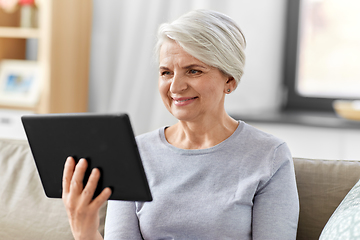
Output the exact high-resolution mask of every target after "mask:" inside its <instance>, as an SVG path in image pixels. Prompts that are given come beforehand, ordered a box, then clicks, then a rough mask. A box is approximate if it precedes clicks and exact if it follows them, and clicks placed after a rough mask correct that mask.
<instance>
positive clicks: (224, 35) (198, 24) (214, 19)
mask: <svg viewBox="0 0 360 240" xmlns="http://www.w3.org/2000/svg"><path fill="white" fill-rule="evenodd" d="M168 39H171V40H174V41H176V42H177V43H178V44H179V45H180V46H181V47H182V48H183V49H184V50H185V51H186V52H187V53H189V54H190V55H192V56H193V57H195V58H196V59H198V60H200V61H201V62H203V63H205V64H207V65H209V66H212V67H216V68H218V69H219V70H220V71H222V72H223V73H224V74H226V75H228V76H231V77H233V78H234V79H235V81H236V84H238V83H239V82H240V79H241V77H242V75H243V73H244V65H245V52H244V50H245V46H246V40H245V37H244V35H243V33H242V32H241V30H240V28H239V27H238V25H237V24H236V23H235V21H234V20H232V19H231V18H230V17H228V16H226V15H224V14H222V13H219V12H215V11H212V10H202V9H201V10H194V11H191V12H189V13H187V14H185V15H183V16H181V17H180V18H178V19H177V20H175V21H173V22H172V23H163V24H161V25H160V27H159V30H158V42H157V44H156V54H157V58H158V59H159V57H160V48H161V45H162V44H163V42H164V41H165V40H168Z"/></svg>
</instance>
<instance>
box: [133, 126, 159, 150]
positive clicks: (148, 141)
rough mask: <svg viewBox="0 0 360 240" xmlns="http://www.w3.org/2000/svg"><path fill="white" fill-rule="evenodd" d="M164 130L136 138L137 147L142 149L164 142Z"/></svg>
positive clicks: (156, 130)
mask: <svg viewBox="0 0 360 240" xmlns="http://www.w3.org/2000/svg"><path fill="white" fill-rule="evenodd" d="M164 128H165V127H162V128H158V129H155V130H152V131H150V132H147V133H143V134H140V135H138V136H136V137H135V139H136V143H137V145H138V146H139V147H140V148H141V147H144V146H146V145H153V146H154V145H157V144H160V143H161V142H162V138H163V137H162V136H163V132H164Z"/></svg>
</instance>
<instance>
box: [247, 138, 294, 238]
mask: <svg viewBox="0 0 360 240" xmlns="http://www.w3.org/2000/svg"><path fill="white" fill-rule="evenodd" d="M271 166H272V167H271V168H272V169H271V174H270V178H269V179H268V181H267V182H265V183H263V184H262V186H260V189H259V190H258V192H257V193H256V195H255V197H254V205H253V220H252V221H253V222H252V226H253V230H252V232H253V239H256V240H258V239H261V240H267V239H269V240H271V239H287V240H290V239H293V240H295V239H296V232H297V224H298V217H299V198H298V193H297V186H296V180H295V172H294V164H293V160H292V157H291V154H290V151H289V149H288V148H287V145H286V144H282V145H280V146H279V147H278V148H277V150H276V151H275V154H274V157H273V162H272V163H271Z"/></svg>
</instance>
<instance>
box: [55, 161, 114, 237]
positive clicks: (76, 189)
mask: <svg viewBox="0 0 360 240" xmlns="http://www.w3.org/2000/svg"><path fill="white" fill-rule="evenodd" d="M87 167H88V164H87V162H86V160H85V159H81V160H80V161H79V163H78V164H76V163H75V161H74V159H73V158H72V157H69V158H68V159H67V160H66V163H65V167H64V174H63V194H62V199H63V202H64V205H65V207H66V211H67V214H68V217H69V222H70V226H71V231H72V233H73V235H74V238H75V239H76V240H83V239H84V240H85V239H86V240H98V239H103V238H102V236H101V234H100V233H99V231H98V227H99V209H100V207H101V206H102V205H103V204H104V203H105V202H106V201H107V200H108V198H109V197H110V195H111V190H110V188H105V189H104V190H103V191H102V192H101V194H99V195H98V196H97V197H96V198H95V199H92V198H93V195H94V192H95V189H96V187H97V183H98V181H99V178H100V171H99V170H98V169H93V170H92V172H91V174H90V177H89V180H88V182H87V184H86V186H85V188H84V187H83V179H84V175H85V171H86V169H87Z"/></svg>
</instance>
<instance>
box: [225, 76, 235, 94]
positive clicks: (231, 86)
mask: <svg viewBox="0 0 360 240" xmlns="http://www.w3.org/2000/svg"><path fill="white" fill-rule="evenodd" d="M235 88H236V81H235V79H234V78H233V77H228V79H227V81H226V84H225V93H227V94H229V93H231V92H232V91H234V90H235Z"/></svg>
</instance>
